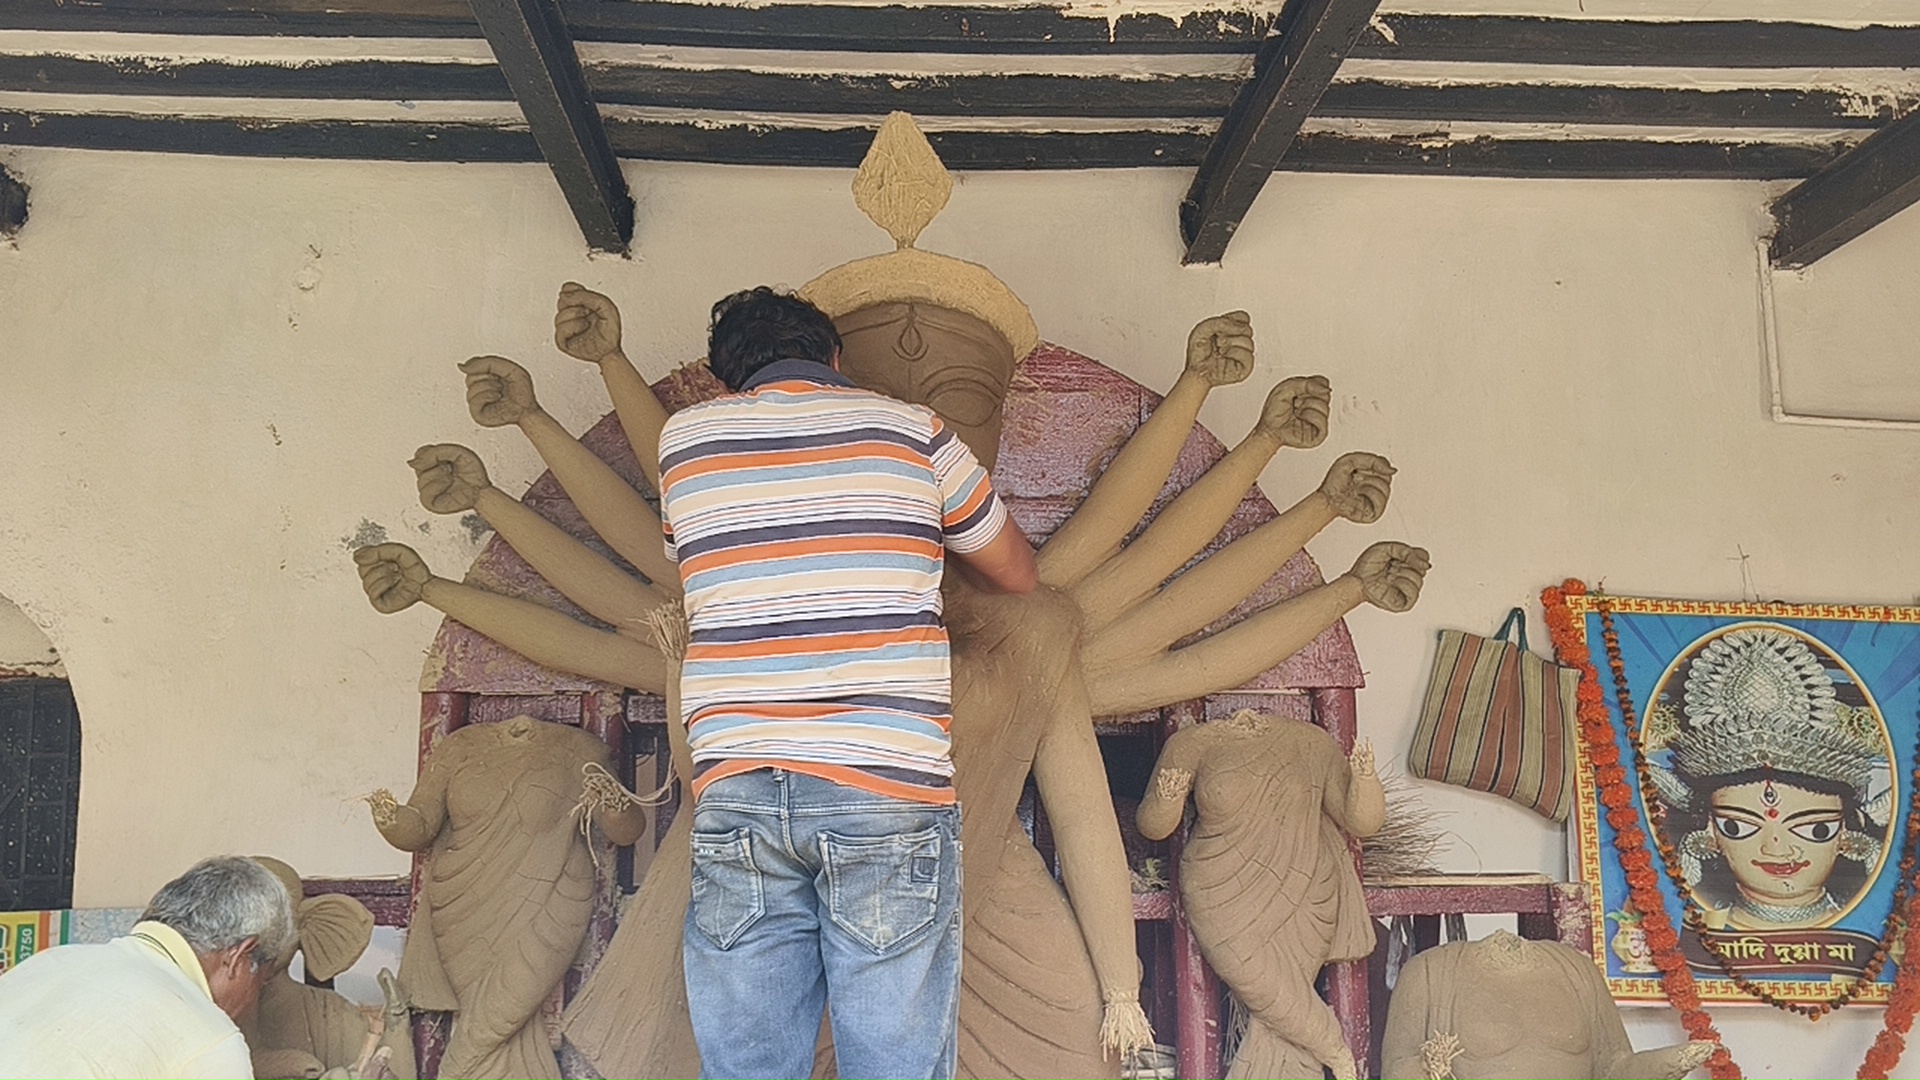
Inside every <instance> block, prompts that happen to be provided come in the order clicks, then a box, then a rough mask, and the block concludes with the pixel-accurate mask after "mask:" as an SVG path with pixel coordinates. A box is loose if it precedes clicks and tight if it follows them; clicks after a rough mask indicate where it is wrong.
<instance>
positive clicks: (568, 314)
mask: <svg viewBox="0 0 1920 1080" xmlns="http://www.w3.org/2000/svg"><path fill="white" fill-rule="evenodd" d="M553 343H554V344H555V345H557V346H559V348H560V351H561V352H563V353H566V354H567V355H568V356H571V357H573V358H574V359H576V360H585V361H586V362H588V363H590V364H597V363H600V362H601V361H602V360H609V359H612V358H614V357H617V356H620V355H622V354H621V352H620V309H619V308H618V307H616V306H614V303H613V301H612V300H610V299H608V298H607V297H605V296H603V295H601V294H600V293H597V292H594V291H593V290H592V289H589V288H587V287H586V286H585V285H582V284H580V283H579V282H577V281H569V282H567V283H566V284H565V285H562V286H560V298H559V300H558V301H556V302H555V304H554V312H553Z"/></svg>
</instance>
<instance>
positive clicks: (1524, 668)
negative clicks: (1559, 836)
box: [1407, 608, 1580, 821]
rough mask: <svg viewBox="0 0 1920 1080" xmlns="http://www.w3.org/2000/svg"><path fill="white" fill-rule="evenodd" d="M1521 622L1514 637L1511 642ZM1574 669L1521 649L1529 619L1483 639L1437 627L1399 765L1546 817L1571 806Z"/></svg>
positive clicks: (1522, 616)
mask: <svg viewBox="0 0 1920 1080" xmlns="http://www.w3.org/2000/svg"><path fill="white" fill-rule="evenodd" d="M1516 627H1518V628H1519V631H1520V633H1519V638H1520V640H1519V642H1518V643H1515V642H1513V641H1511V640H1509V637H1510V635H1512V634H1513V631H1514V629H1515V628H1516ZM1579 689H1580V672H1579V671H1578V670H1576V669H1574V668H1564V667H1560V666H1559V665H1557V664H1555V663H1553V662H1552V661H1550V660H1547V659H1545V658H1543V657H1539V656H1535V655H1534V654H1533V653H1531V652H1529V651H1528V650H1527V616H1526V613H1525V612H1524V611H1522V610H1521V609H1520V608H1514V609H1513V611H1512V612H1510V613H1509V614H1508V615H1507V621H1506V623H1505V624H1504V625H1502V626H1501V627H1500V632H1499V633H1498V634H1495V635H1494V636H1493V637H1491V638H1487V637H1482V636H1480V635H1479V634H1469V633H1467V632H1466V631H1464V630H1442V631H1440V652H1439V655H1438V656H1437V657H1435V659H1434V662H1433V677H1432V678H1431V679H1430V680H1429V681H1428V682H1427V694H1426V698H1425V700H1424V701H1423V702H1422V703H1421V708H1420V725H1419V727H1417V728H1416V729H1414V733H1413V747H1412V749H1410V750H1409V751H1408V752H1407V771H1408V772H1410V773H1412V774H1413V775H1415V776H1418V777H1422V778H1424V779H1427V780H1439V781H1442V782H1444V783H1448V784H1458V785H1459V786H1461V787H1467V788H1472V789H1474V790H1475V791H1489V792H1492V793H1493V794H1495V795H1502V796H1505V797H1506V798H1509V799H1512V800H1513V801H1514V802H1517V803H1519V804H1520V805H1521V806H1524V807H1526V808H1527V809H1529V810H1532V811H1534V812H1535V813H1537V814H1539V815H1541V816H1542V817H1546V818H1550V819H1552V820H1554V821H1565V820H1566V819H1567V813H1568V811H1570V810H1571V809H1572V808H1573V770H1574V738H1575V732H1574V702H1575V696H1576V694H1577V693H1578V691H1579Z"/></svg>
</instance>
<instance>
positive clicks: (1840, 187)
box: [1768, 111, 1920, 267]
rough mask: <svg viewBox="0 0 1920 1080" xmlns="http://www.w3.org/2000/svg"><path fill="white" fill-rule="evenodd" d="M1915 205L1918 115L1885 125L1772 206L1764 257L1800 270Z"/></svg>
mask: <svg viewBox="0 0 1920 1080" xmlns="http://www.w3.org/2000/svg"><path fill="white" fill-rule="evenodd" d="M1915 202H1920V111H1916V112H1911V113H1908V114H1907V115H1906V116H1904V117H1902V118H1900V119H1899V120H1896V121H1894V122H1893V123H1891V124H1888V125H1887V126H1886V127H1884V128H1881V129H1880V130H1879V131H1877V132H1875V133H1873V134H1872V135H1870V136H1868V137H1867V138H1866V140H1865V141H1863V142H1862V143H1861V144H1860V145H1858V146H1856V147H1854V148H1853V149H1852V150H1851V151H1849V152H1848V153H1847V154H1845V155H1843V156H1842V157H1840V158H1839V159H1838V160H1836V161H1834V162H1832V163H1831V164H1829V165H1828V166H1827V167H1826V168H1824V169H1822V170H1820V171H1819V172H1817V173H1815V174H1814V175H1812V176H1810V177H1808V178H1807V179H1806V180H1805V181H1803V182H1801V183H1800V184H1798V185H1796V186H1795V187H1794V188H1792V189H1791V190H1789V191H1788V192H1787V193H1786V194H1784V195H1782V196H1780V197H1779V198H1778V199H1775V200H1774V202H1773V207H1772V210H1773V219H1774V222H1775V229H1774V233H1773V240H1772V242H1771V244H1770V246H1769V249H1768V250H1769V254H1770V255H1771V256H1772V258H1773V264H1774V265H1775V266H1783V267H1801V266H1806V265H1808V264H1810V263H1812V262H1814V261H1815V260H1817V259H1820V258H1821V257H1823V256H1825V255H1827V254H1828V253H1830V252H1832V251H1833V250H1834V249H1836V248H1838V247H1840V246H1841V245H1842V244H1845V243H1847V242H1848V241H1850V240H1852V239H1854V238H1855V237H1857V236H1859V235H1860V234H1862V233H1864V232H1866V231H1867V230H1868V229H1871V228H1873V227H1874V226H1875V225H1878V224H1880V223H1881V222H1883V221H1885V220H1887V219H1888V218H1890V217H1892V216H1893V215H1895V214H1897V213H1899V212H1900V211H1902V210H1904V209H1906V208H1907V207H1909V206H1912V205H1913V204H1914V203H1915Z"/></svg>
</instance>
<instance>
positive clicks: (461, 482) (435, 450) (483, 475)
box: [407, 443, 492, 514]
mask: <svg viewBox="0 0 1920 1080" xmlns="http://www.w3.org/2000/svg"><path fill="white" fill-rule="evenodd" d="M407 464H408V465H411V466H413V471H414V476H415V479H417V480H418V481H419V483H420V505H421V506H424V507H426V508H427V509H429V510H431V511H433V512H434V513H436V514H457V513H460V512H461V511H462V510H471V509H473V507H474V504H475V503H476V502H478V501H479V499H480V493H481V492H483V491H485V490H487V489H488V488H489V487H491V486H492V485H491V484H489V483H488V482H487V467H486V466H485V465H482V464H481V463H480V455H478V454H476V453H474V452H473V451H471V450H469V449H467V448H466V447H464V446H456V445H454V444H452V443H439V444H436V445H433V446H423V447H421V448H420V449H418V450H415V451H414V452H413V460H411V461H409V462H407Z"/></svg>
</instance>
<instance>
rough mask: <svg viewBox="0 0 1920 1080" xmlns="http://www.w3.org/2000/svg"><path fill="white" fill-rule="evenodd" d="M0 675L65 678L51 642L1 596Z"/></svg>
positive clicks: (64, 669)
mask: <svg viewBox="0 0 1920 1080" xmlns="http://www.w3.org/2000/svg"><path fill="white" fill-rule="evenodd" d="M0 674H6V675H36V676H44V677H46V678H51V679H64V678H66V677H67V669H66V667H65V666H64V665H62V664H61V663H60V654H59V652H57V651H55V649H54V647H53V642H51V641H48V640H47V635H46V634H44V633H42V632H41V630H40V628H39V627H38V626H36V625H34V622H33V620H32V619H29V618H27V613H26V612H24V611H21V610H20V609H19V608H17V607H15V606H14V605H13V602H12V601H10V600H8V599H7V598H6V597H4V596H0Z"/></svg>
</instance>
